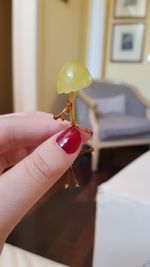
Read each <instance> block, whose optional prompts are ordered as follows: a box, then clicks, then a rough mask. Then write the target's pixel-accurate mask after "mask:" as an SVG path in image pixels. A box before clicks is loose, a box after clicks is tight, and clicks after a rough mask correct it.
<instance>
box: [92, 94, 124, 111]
mask: <svg viewBox="0 0 150 267" xmlns="http://www.w3.org/2000/svg"><path fill="white" fill-rule="evenodd" d="M93 100H94V101H95V103H96V111H97V112H99V113H110V112H115V113H119V114H125V113H126V97H125V95H124V94H122V95H121V94H120V95H117V96H112V97H107V98H99V99H97V98H94V99H93Z"/></svg>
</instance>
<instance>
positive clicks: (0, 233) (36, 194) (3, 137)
mask: <svg viewBox="0 0 150 267" xmlns="http://www.w3.org/2000/svg"><path fill="white" fill-rule="evenodd" d="M68 127H70V123H69V122H67V121H63V122H62V121H61V120H57V121H56V120H54V119H53V115H50V114H47V113H43V112H35V113H14V114H10V115H2V116H0V199H1V201H0V252H1V251H2V248H3V245H4V242H5V240H6V238H7V237H8V235H9V234H10V232H11V231H12V230H13V228H14V227H15V226H16V224H17V223H18V222H19V221H20V220H21V219H22V217H23V216H24V215H25V214H26V212H27V211H28V210H29V209H30V208H31V207H32V206H33V205H34V204H35V203H36V202H37V201H38V200H39V199H40V198H41V197H42V195H43V194H45V192H46V191H47V190H48V189H49V188H50V187H52V186H53V185H54V183H56V181H57V180H58V179H59V178H60V177H61V176H62V175H63V174H64V173H65V172H66V170H67V169H68V168H69V167H70V166H71V165H72V163H73V162H74V160H75V159H76V157H77V156H78V155H79V153H80V150H81V146H82V144H83V143H85V142H86V141H87V140H88V139H89V138H90V137H91V136H90V134H88V133H86V132H84V131H82V130H80V133H81V140H82V142H81V145H80V147H79V148H78V150H77V151H76V152H75V153H73V154H67V153H66V152H65V151H64V150H63V149H62V148H61V147H59V145H58V144H57V143H56V138H57V136H58V135H59V134H60V132H61V131H63V130H64V129H66V128H68ZM12 166H13V167H12ZM10 167H12V168H10ZM8 168H9V170H6V169H8Z"/></svg>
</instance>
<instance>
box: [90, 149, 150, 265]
mask: <svg viewBox="0 0 150 267" xmlns="http://www.w3.org/2000/svg"><path fill="white" fill-rule="evenodd" d="M149 229H150V152H147V153H145V154H144V155H143V156H141V157H140V158H138V159H137V160H136V161H134V162H133V163H131V164H130V165H129V166H127V167H126V168H125V169H124V170H122V171H121V172H119V173H118V174H117V175H115V176H114V177H113V179H111V180H110V181H108V182H107V183H104V184H103V185H102V186H100V187H99V190H98V193H97V210H96V231H95V248H94V264H93V266H94V267H144V266H147V264H148V263H149V262H150V231H149Z"/></svg>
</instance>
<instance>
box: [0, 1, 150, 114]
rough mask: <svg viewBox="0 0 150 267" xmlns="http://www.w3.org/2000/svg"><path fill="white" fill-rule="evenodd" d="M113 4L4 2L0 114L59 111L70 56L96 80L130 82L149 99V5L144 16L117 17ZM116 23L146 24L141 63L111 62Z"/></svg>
mask: <svg viewBox="0 0 150 267" xmlns="http://www.w3.org/2000/svg"><path fill="white" fill-rule="evenodd" d="M114 2H115V1H109V0H107V1H102V0H93V1H92V0H68V1H65V0H64V1H63V0H32V1H29V0H26V1H25V0H21V1H19V0H14V1H11V0H7V1H4V0H0V36H1V38H0V39H1V42H0V101H1V104H0V112H1V113H7V112H11V111H13V110H14V111H21V110H22V111H23V110H35V109H40V110H44V111H47V112H58V110H61V108H62V106H63V105H64V98H65V97H64V96H56V80H57V74H58V71H59V69H60V67H61V66H62V65H63V64H64V63H65V62H66V61H68V60H78V61H80V62H82V63H84V64H86V65H87V67H88V68H89V70H90V72H91V74H92V77H93V78H94V79H95V78H96V79H98V80H100V79H108V80H115V81H121V82H122V81H123V82H127V83H129V84H132V85H134V86H136V87H137V89H138V90H139V91H140V92H141V93H142V95H143V96H144V97H145V98H147V99H148V100H150V90H149V84H150V76H149V68H150V65H149V63H150V62H149V61H150V47H149V43H150V29H149V28H150V8H149V6H147V9H146V16H145V17H142V18H136V17H135V18H134V19H133V18H132V17H131V18H130V17H129V18H128V19H124V18H123V17H119V18H115V17H114ZM148 2H149V1H148ZM116 23H117V24H122V23H125V24H128V23H129V24H130V23H134V24H136V23H142V24H144V34H143V37H142V41H143V43H142V51H141V53H142V55H141V62H140V63H139V62H132V61H131V62H129V63H128V62H112V60H111V56H112V55H111V54H112V46H113V40H112V39H113V36H112V35H113V30H112V27H113V25H114V24H116Z"/></svg>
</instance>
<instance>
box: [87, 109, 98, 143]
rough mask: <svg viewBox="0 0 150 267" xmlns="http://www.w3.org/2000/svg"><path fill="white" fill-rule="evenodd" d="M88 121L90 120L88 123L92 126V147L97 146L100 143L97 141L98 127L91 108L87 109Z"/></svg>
mask: <svg viewBox="0 0 150 267" xmlns="http://www.w3.org/2000/svg"><path fill="white" fill-rule="evenodd" d="M89 119H90V123H91V126H92V131H93V136H92V145H93V146H97V143H98V142H99V141H100V140H99V127H100V126H99V123H98V120H97V118H96V112H95V110H94V109H92V108H90V109H89Z"/></svg>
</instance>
